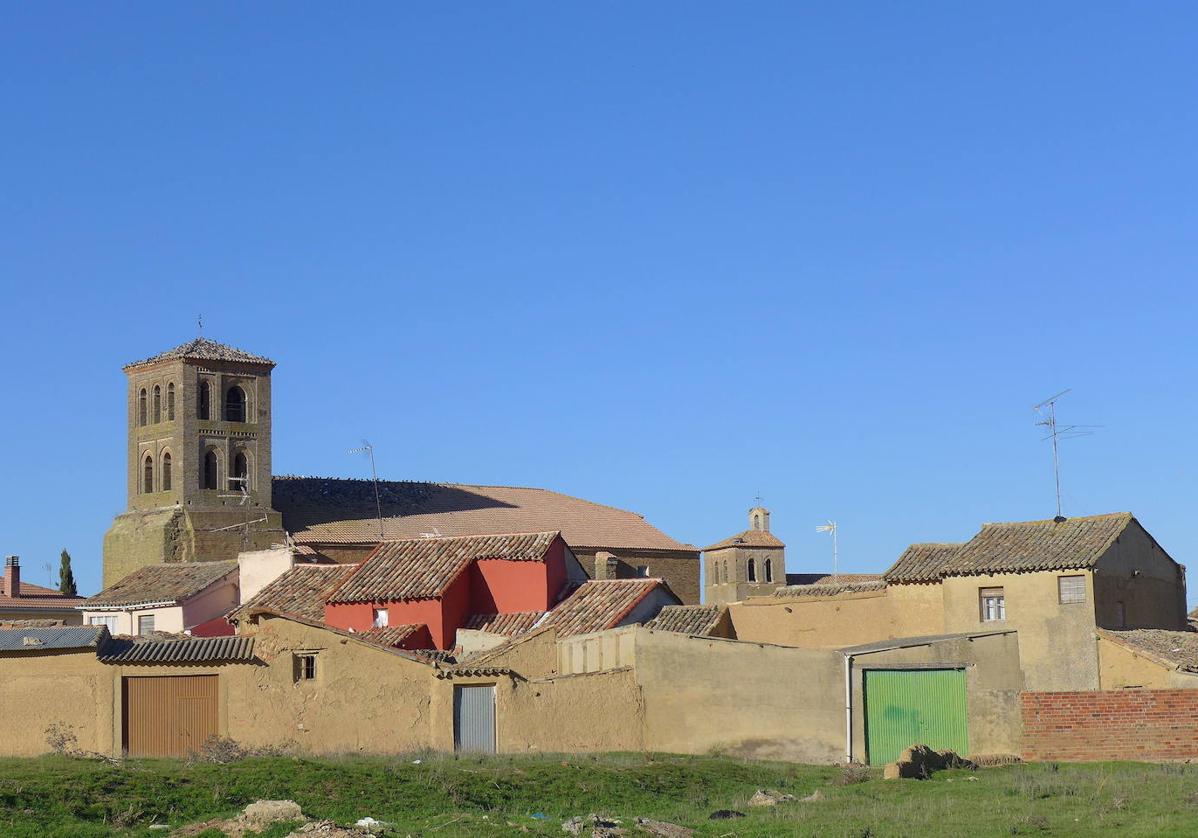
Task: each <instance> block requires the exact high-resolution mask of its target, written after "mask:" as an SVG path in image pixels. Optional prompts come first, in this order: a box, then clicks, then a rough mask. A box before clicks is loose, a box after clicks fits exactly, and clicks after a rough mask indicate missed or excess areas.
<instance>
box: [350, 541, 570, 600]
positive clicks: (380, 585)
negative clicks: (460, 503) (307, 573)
mask: <svg viewBox="0 0 1198 838" xmlns="http://www.w3.org/2000/svg"><path fill="white" fill-rule="evenodd" d="M557 537H558V533H556V532H535V533H519V534H508V535H468V536H459V537H456V538H416V539H408V540H406V541H384V542H383V543H382V544H380V545H379V546H378V548H377V549H376V550H375V551H374V552H373V553H371V554H370V558H368V559H366V561H364V562H362V564H361V566H360V567H359V569H358V571H357V572H356V573H354V574H353V575H352V576H350V577H349V578H348V579H346V580H345V582H343V583H342V584H341V586H340V587H338V588H337V589H336V590H335V591H333V593H332V594H331V595H330V596H329V598H328V601H329V602H389V601H394V600H402V599H427V598H430V597H436V596H441V595H442V594H443V593H445V589H446V588H448V587H449V584H450V583H451V582H453V580H454V579H456V578H457V577H458V574H460V573H461V572H462V571H463V570H465V569H466V567H467V566H468V565H469V564H470V563H471V562H474V561H478V560H481V559H506V560H508V561H542V560H544V558H545V553H546V552H548V550H549V545H551V544H552V543H553V541H554V539H556V538H557Z"/></svg>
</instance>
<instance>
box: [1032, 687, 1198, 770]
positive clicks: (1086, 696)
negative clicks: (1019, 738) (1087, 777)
mask: <svg viewBox="0 0 1198 838" xmlns="http://www.w3.org/2000/svg"><path fill="white" fill-rule="evenodd" d="M1022 712H1023V758H1024V759H1025V760H1028V761H1033V762H1035V761H1045V760H1061V761H1068V762H1088V761H1096V760H1139V761H1145V762H1148V761H1156V760H1174V759H1177V760H1180V759H1191V758H1196V757H1198V690H1103V691H1094V692H1025V693H1023V695H1022Z"/></svg>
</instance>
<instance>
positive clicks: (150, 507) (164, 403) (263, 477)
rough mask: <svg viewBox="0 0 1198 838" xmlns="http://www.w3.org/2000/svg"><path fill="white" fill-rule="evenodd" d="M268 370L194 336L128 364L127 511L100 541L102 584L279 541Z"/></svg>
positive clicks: (264, 362) (266, 364)
mask: <svg viewBox="0 0 1198 838" xmlns="http://www.w3.org/2000/svg"><path fill="white" fill-rule="evenodd" d="M274 366H275V364H274V362H273V361H271V360H270V359H268V358H263V357H261V356H259V355H253V354H251V353H249V352H244V351H242V350H240V349H236V348H234V347H232V346H226V345H224V344H221V343H216V342H215V341H211V340H207V339H206V338H197V339H195V340H193V341H190V342H189V343H185V344H183V345H182V346H177V347H175V348H174V349H171V350H168V351H167V352H163V353H161V354H159V355H155V356H154V357H152V358H147V359H146V360H144V361H135V362H134V363H132V364H129V365H128V366H126V367H125V368H124V372H125V375H126V377H127V378H128V398H127V405H128V454H127V457H126V472H127V473H126V480H127V485H128V490H127V494H128V505H127V509H126V511H125V512H124V513H122V514H121V515H118V516H117V517H116V520H115V521H113V524H112V527H111V529H109V530H108V533H107V534H106V535H105V536H104V585H105V587H107V586H109V585H111V584H113V583H115V582H117V581H119V580H120V579H122V578H124V577H125V576H127V575H128V574H130V573H132V572H133V571H134V570H137V569H138V568H139V567H143V566H145V565H148V564H156V563H158V562H194V561H218V560H221V559H234V558H236V557H237V554H238V553H239V552H241V551H242V550H257V549H263V548H266V547H269V546H271V545H272V544H276V543H280V542H282V540H283V527H282V517H281V516H280V515H279V513H278V512H275V511H274V509H272V508H271V463H270V430H271V412H270V375H271V370H273V369H274Z"/></svg>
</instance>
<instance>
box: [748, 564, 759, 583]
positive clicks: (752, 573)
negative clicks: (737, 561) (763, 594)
mask: <svg viewBox="0 0 1198 838" xmlns="http://www.w3.org/2000/svg"><path fill="white" fill-rule="evenodd" d="M748 570H749V581H750V582H756V581H757V562H755V561H754V560H753V559H749V564H748Z"/></svg>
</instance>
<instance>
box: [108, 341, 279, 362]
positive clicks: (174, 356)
mask: <svg viewBox="0 0 1198 838" xmlns="http://www.w3.org/2000/svg"><path fill="white" fill-rule="evenodd" d="M181 358H185V359H188V360H196V361H236V362H238V363H242V364H266V365H268V366H272V367H273V366H274V365H275V362H274V361H272V360H270V358H264V357H262V356H261V355H255V354H253V353H252V352H246V351H245V350H244V349H238V348H237V347H235V346H229V345H228V344H225V343H217V342H216V341H214V340H208V338H196V339H195V340H190V341H188V342H187V343H181V344H179V345H178V346H176V347H175V348H174V349H168V350H167V351H166V352H159V353H158V354H157V355H155V356H153V357H152V358H143V359H142V360H140V361H134V362H133V363H131V364H126V365H125V369H132V368H133V367H140V366H142V365H144V364H153V363H155V362H157V361H173V360H178V359H181Z"/></svg>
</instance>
